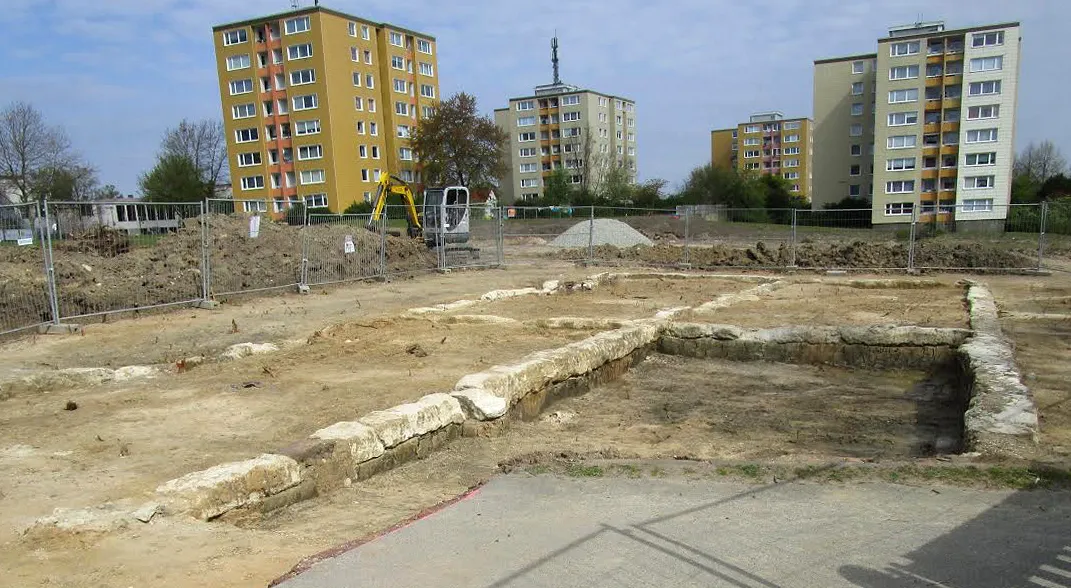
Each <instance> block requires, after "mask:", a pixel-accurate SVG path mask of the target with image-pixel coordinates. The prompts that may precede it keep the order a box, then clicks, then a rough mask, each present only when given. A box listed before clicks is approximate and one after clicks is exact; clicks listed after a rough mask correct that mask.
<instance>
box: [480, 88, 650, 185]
mask: <svg viewBox="0 0 1071 588" xmlns="http://www.w3.org/2000/svg"><path fill="white" fill-rule="evenodd" d="M495 123H496V124H497V125H498V126H499V128H501V129H502V130H503V131H505V132H506V134H508V135H509V142H508V144H509V147H508V149H509V153H508V157H507V161H508V162H509V166H508V170H507V171H506V174H505V175H504V176H503V177H502V178H499V196H500V197H501V198H503V201H504V202H506V203H513V202H524V201H526V200H532V199H535V198H540V197H542V196H543V186H544V183H545V180H546V178H547V177H548V176H550V175H551V174H552V173H554V171H555V170H557V169H559V168H564V170H565V173H566V175H567V177H568V182H569V183H570V184H573V185H575V186H577V187H586V188H588V189H590V190H593V191H598V189H599V187H600V186H601V185H602V182H603V180H604V178H605V176H606V174H607V172H608V171H610V170H611V169H612V168H614V167H615V166H616V167H617V168H621V169H624V170H625V172H626V174H627V175H628V177H629V179H630V180H631V181H635V180H636V173H637V171H636V103H635V102H633V101H632V100H629V99H627V98H622V97H620V96H614V95H612V94H603V93H601V92H595V91H593V90H585V89H582V88H578V87H576V86H571V85H569V84H563V83H560V82H559V83H556V84H547V85H544V86H538V87H536V88H535V93H534V94H532V95H530V96H520V97H517V98H511V99H510V101H509V106H508V107H507V108H500V109H497V110H495Z"/></svg>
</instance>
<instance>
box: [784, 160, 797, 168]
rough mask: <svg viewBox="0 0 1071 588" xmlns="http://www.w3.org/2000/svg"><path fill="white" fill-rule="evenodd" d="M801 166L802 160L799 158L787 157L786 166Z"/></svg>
mask: <svg viewBox="0 0 1071 588" xmlns="http://www.w3.org/2000/svg"><path fill="white" fill-rule="evenodd" d="M799 166H800V160H798V159H786V160H785V167H799Z"/></svg>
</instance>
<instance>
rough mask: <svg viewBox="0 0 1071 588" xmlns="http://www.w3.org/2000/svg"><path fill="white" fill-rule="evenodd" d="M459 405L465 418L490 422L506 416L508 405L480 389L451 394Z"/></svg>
mask: <svg viewBox="0 0 1071 588" xmlns="http://www.w3.org/2000/svg"><path fill="white" fill-rule="evenodd" d="M451 396H453V397H454V398H456V399H457V400H458V402H459V403H460V404H461V408H462V410H464V411H465V414H466V416H468V417H469V418H471V419H475V420H478V421H490V420H494V419H497V418H499V417H501V416H502V415H504V414H506V411H507V410H508V409H509V403H508V402H507V401H506V400H505V399H504V398H499V397H498V396H495V395H494V394H491V393H490V392H488V391H486V390H483V389H481V388H469V389H467V390H461V391H457V392H453V393H451Z"/></svg>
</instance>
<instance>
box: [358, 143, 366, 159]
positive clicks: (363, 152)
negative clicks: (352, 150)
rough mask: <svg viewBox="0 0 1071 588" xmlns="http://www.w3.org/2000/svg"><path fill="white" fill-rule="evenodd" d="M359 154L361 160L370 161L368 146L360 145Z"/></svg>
mask: <svg viewBox="0 0 1071 588" xmlns="http://www.w3.org/2000/svg"><path fill="white" fill-rule="evenodd" d="M357 154H358V155H359V156H360V157H361V159H368V146H367V145H358V146H357Z"/></svg>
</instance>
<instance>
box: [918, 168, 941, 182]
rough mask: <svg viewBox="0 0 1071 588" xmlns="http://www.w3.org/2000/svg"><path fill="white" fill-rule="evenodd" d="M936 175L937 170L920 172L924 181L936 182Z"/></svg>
mask: <svg viewBox="0 0 1071 588" xmlns="http://www.w3.org/2000/svg"><path fill="white" fill-rule="evenodd" d="M937 173H938V172H937V168H930V169H923V170H922V179H924V180H936V179H937Z"/></svg>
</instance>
